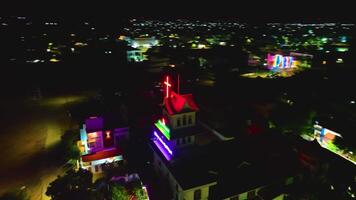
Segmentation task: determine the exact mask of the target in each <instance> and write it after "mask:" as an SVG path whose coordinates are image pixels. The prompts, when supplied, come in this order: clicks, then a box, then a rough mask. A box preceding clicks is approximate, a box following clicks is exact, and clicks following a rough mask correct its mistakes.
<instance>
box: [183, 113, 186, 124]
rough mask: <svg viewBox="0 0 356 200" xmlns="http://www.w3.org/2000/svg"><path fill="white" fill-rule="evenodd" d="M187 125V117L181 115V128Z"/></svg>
mask: <svg viewBox="0 0 356 200" xmlns="http://www.w3.org/2000/svg"><path fill="white" fill-rule="evenodd" d="M185 125H187V117H186V116H185V115H183V126H185Z"/></svg>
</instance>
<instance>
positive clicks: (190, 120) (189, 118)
mask: <svg viewBox="0 0 356 200" xmlns="http://www.w3.org/2000/svg"><path fill="white" fill-rule="evenodd" d="M192 123H193V120H192V116H191V115H189V116H188V124H192Z"/></svg>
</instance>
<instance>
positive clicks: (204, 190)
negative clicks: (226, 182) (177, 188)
mask: <svg viewBox="0 0 356 200" xmlns="http://www.w3.org/2000/svg"><path fill="white" fill-rule="evenodd" d="M215 184H216V183H212V184H207V185H202V186H199V187H195V188H192V189H189V190H185V191H183V192H182V193H183V195H182V197H183V198H181V199H184V200H194V191H195V190H198V189H200V190H201V200H207V199H208V198H209V188H210V186H212V185H215Z"/></svg>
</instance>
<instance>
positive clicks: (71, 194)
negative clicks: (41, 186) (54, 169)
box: [46, 169, 93, 200]
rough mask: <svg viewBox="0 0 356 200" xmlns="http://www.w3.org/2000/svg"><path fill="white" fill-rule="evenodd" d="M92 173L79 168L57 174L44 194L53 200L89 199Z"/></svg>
mask: <svg viewBox="0 0 356 200" xmlns="http://www.w3.org/2000/svg"><path fill="white" fill-rule="evenodd" d="M92 177H93V175H92V173H91V172H89V171H87V170H84V169H79V170H78V171H74V170H72V169H71V170H69V171H67V172H66V174H65V175H64V176H58V178H57V179H56V180H54V181H53V182H51V183H50V184H49V186H48V188H47V191H46V195H47V196H49V197H51V199H53V200H62V199H63V200H69V199H89V198H90V196H91V190H92Z"/></svg>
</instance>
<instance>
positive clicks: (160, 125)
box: [155, 120, 171, 140]
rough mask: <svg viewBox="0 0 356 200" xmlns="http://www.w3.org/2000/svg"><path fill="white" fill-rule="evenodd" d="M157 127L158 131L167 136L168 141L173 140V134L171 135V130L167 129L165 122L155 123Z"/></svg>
mask: <svg viewBox="0 0 356 200" xmlns="http://www.w3.org/2000/svg"><path fill="white" fill-rule="evenodd" d="M155 126H156V127H157V128H158V130H160V131H161V132H162V133H163V135H164V136H166V138H167V139H168V140H170V139H171V134H170V130H169V128H168V127H167V125H165V124H164V123H163V122H161V120H158V121H157V122H156V123H155Z"/></svg>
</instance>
